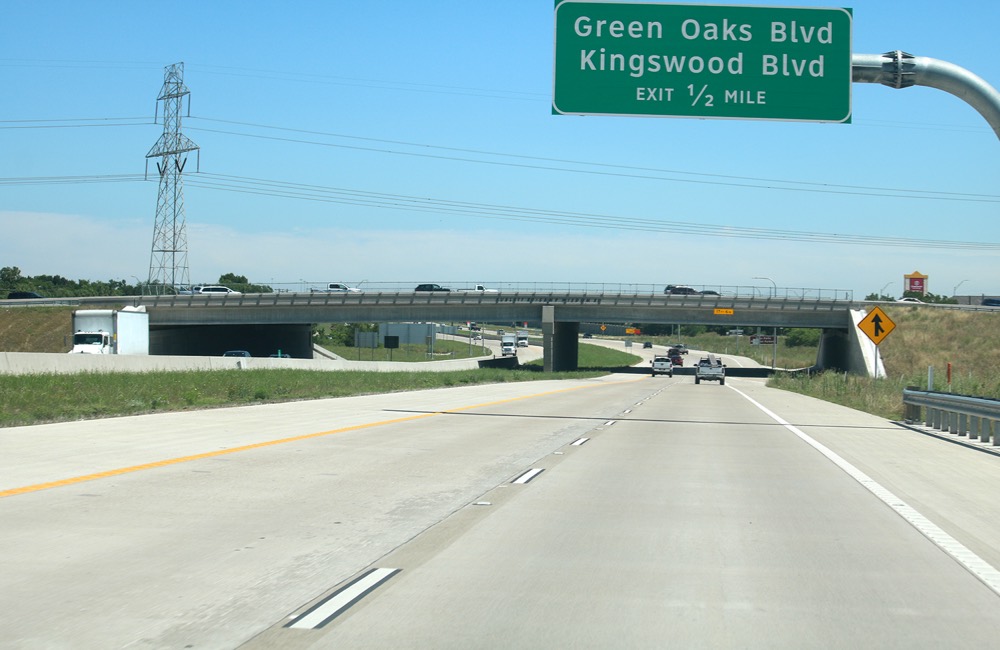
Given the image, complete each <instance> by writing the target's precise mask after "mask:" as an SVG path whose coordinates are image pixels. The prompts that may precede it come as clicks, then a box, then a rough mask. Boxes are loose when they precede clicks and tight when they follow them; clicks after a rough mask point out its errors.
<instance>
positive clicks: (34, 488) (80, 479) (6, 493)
mask: <svg viewBox="0 0 1000 650" xmlns="http://www.w3.org/2000/svg"><path fill="white" fill-rule="evenodd" d="M631 381H636V380H631ZM615 383H627V382H612V383H607V384H585V385H583V386H573V387H570V388H560V389H557V390H550V391H545V392H543V393H533V394H531V395H523V396H521V397H511V398H509V399H502V400H496V401H492V402H483V403H482V404H472V405H470V406H460V407H457V408H454V409H448V410H445V411H436V412H433V413H419V414H417V415H408V416H406V417H402V418H394V419H392V420H380V421H379V422H368V423H366V424H356V425H353V426H349V427H342V428H339V429H330V430H329V431H319V432H317V433H307V434H303V435H301V436H292V437H290V438H281V439H278V440H266V441H264V442H256V443H254V444H251V445H242V446H240V447H232V448H230V449H218V450H215V451H208V452H205V453H202V454H193V455H191V456H181V457H179V458H168V459H167V460H160V461H156V462H153V463H143V464H142V465H132V466H131V467H119V468H116V469H109V470H107V471H105V472H96V473H94V474H85V475H83V476H73V477H70V478H65V479H62V480H59V481H50V482H48V483H36V484H35V485H25V486H23V487H16V488H10V489H9V490H0V498H3V497H11V496H15V495H18V494H27V493H29V492H39V491H41V490H48V489H49V488H55V487H63V486H66V485H74V484H76V483H84V482H86V481H94V480H97V479H101V478H108V477H111V476H120V475H122V474H129V473H131V472H139V471H142V470H146V469H154V468H157V467H166V466H168V465H177V464H179V463H187V462H189V461H192V460H202V459H205V458H213V457H215V456H224V455H226V454H235V453H237V452H241V451H249V450H251V449H260V448H262V447H271V446H273V445H283V444H286V443H289V442H297V441H299V440H309V439H310V438H320V437H322V436H331V435H334V434H337V433H346V432H347V431H358V430H360V429H368V428H371V427H379V426H383V425H387V424H399V423H400V422H410V421H412V420H419V419H422V418H429V417H434V416H436V415H442V414H445V413H455V412H458V411H468V410H471V409H476V408H483V407H486V406H495V405H497V404H504V403H507V402H516V401H518V400H524V399H531V398H534V397H544V396H545V395H554V394H556V393H565V392H568V391H571V390H578V389H580V388H592V387H595V386H610V385H613V384H615Z"/></svg>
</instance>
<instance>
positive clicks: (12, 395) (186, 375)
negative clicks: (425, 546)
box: [0, 345, 638, 427]
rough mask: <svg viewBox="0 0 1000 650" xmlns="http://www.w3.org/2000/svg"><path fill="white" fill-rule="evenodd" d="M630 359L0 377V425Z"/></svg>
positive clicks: (592, 370) (520, 376)
mask: <svg viewBox="0 0 1000 650" xmlns="http://www.w3.org/2000/svg"><path fill="white" fill-rule="evenodd" d="M637 360H638V359H637V358H636V357H634V356H632V355H628V354H624V353H622V352H618V351H615V350H607V349H605V348H600V347H596V346H592V345H585V346H581V348H580V367H581V370H579V371H576V372H561V373H551V374H543V373H541V372H540V371H539V369H537V368H535V369H531V368H525V369H520V370H503V369H493V368H480V369H478V370H459V371H452V372H434V371H406V372H356V371H332V372H316V371H312V370H289V369H284V368H282V369H261V370H215V371H192V372H149V373H140V374H136V373H85V374H77V375H55V374H44V375H0V426H5V427H10V426H19V425H28V424H38V423H42V422H62V421H71V420H81V419H90V418H104V417H113V416H122V415H140V414H143V413H156V412H165V411H182V410H189V409H200V408H212V407H220V406H245V405H248V404H263V403H268V402H281V401H292V400H308V399H322V398H328V397H346V396H350V395H371V394H381V393H393V392H399V391H408V390H421V389H427V388H447V387H453V386H466V385H472V384H490V383H503V382H511V381H534V380H539V379H582V378H587V377H597V376H600V375H603V374H605V373H606V371H607V370H606V369H608V368H613V367H622V366H627V365H630V364H631V363H635V361H637Z"/></svg>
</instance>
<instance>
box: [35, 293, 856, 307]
mask: <svg viewBox="0 0 1000 650" xmlns="http://www.w3.org/2000/svg"><path fill="white" fill-rule="evenodd" d="M77 301H78V303H77V304H79V305H80V306H82V307H87V306H98V305H107V304H108V303H129V304H135V305H145V306H147V307H267V306H285V307H292V306H298V307H301V306H327V305H344V306H372V305H528V304H539V305H541V304H544V305H610V306H645V307H648V306H658V307H702V308H713V307H718V308H733V307H738V308H740V309H774V310H788V311H839V310H845V309H849V308H851V307H852V306H854V305H855V303H853V302H852V301H851V300H849V299H847V300H845V299H837V298H834V297H833V296H832V295H831V296H828V297H825V298H823V297H818V296H815V295H813V296H799V297H790V296H789V297H785V296H781V297H774V296H764V297H761V296H757V297H754V296H747V295H744V296H732V295H730V296H725V295H705V294H694V295H664V294H662V293H645V294H644V293H618V292H594V291H512V290H506V289H504V290H499V291H492V292H476V291H433V292H430V291H424V292H422V291H364V292H358V293H325V292H309V293H305V292H303V293H292V292H283V293H242V294H185V295H160V296H121V297H111V298H98V297H93V298H79V299H77ZM39 302H40V301H36V304H38V303H39Z"/></svg>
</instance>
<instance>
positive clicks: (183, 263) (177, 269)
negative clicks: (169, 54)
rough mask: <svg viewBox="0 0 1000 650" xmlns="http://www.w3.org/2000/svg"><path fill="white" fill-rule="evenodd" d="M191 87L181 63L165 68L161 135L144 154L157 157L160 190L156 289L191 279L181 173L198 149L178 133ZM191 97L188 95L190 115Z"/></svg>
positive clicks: (153, 256)
mask: <svg viewBox="0 0 1000 650" xmlns="http://www.w3.org/2000/svg"><path fill="white" fill-rule="evenodd" d="M190 93H191V91H189V90H188V89H187V87H186V86H185V85H184V64H183V63H175V64H174V65H169V66H167V67H166V68H164V72H163V88H162V89H161V90H160V96H159V97H157V98H156V99H157V105H156V106H157V109H159V102H160V101H162V102H163V135H161V136H160V139H159V140H157V141H156V144H154V145H153V148H152V149H150V150H149V153H147V154H146V169H147V171H148V169H149V159H150V158H156V157H159V158H160V160H158V161H157V162H156V168H157V170H159V172H160V193H159V195H158V196H157V199H156V222H155V223H154V225H153V248H152V252H151V253H150V256H149V280H148V283H149V289H150V291H155V292H156V293H160V292H162V291H163V290H164V289H166V288H167V287H169V288H171V289H172V290H173V291H174V292H176V291H177V288H178V287H182V286H187V285H189V284H190V283H191V279H190V272H189V271H188V259H187V224H186V220H185V217H184V182H183V180H182V179H181V174H182V173H183V172H184V166H185V165H186V164H187V155H186V154H187V152H189V151H198V145H196V144H195V143H194V142H192V141H191V140H190V139H189V138H187V137H186V136H185V135H184V134H183V133H181V103H182V101H183V98H184V96H185V95H190ZM190 111H191V98H190V97H188V116H189V117H190V114H191V113H190Z"/></svg>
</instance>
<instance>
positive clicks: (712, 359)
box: [694, 354, 726, 386]
mask: <svg viewBox="0 0 1000 650" xmlns="http://www.w3.org/2000/svg"><path fill="white" fill-rule="evenodd" d="M702 380H705V381H717V382H719V385H720V386H725V385H726V367H725V366H724V365H722V359H719V358H718V357H716V356H715V355H714V354H710V355H708V356H707V357H702V358H701V359H700V360H699V361H698V365H697V366H695V368H694V383H696V384H700V383H701V382H702Z"/></svg>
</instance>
